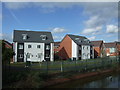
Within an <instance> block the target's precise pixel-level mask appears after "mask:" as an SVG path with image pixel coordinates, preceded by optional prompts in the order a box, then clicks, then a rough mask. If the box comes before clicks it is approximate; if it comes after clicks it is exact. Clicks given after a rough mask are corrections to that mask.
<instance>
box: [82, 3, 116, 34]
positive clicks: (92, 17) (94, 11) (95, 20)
mask: <svg viewBox="0 0 120 90" xmlns="http://www.w3.org/2000/svg"><path fill="white" fill-rule="evenodd" d="M82 6H83V9H84V10H83V15H86V16H87V17H88V19H87V20H86V21H84V22H83V23H84V26H85V28H84V29H83V31H82V33H83V34H91V35H95V34H98V33H101V32H102V27H104V26H105V25H107V24H109V23H111V21H115V22H118V20H117V19H118V3H117V2H113V3H111V2H99V3H98V2H90V3H83V4H82ZM111 11H112V13H111ZM98 27H99V28H98Z"/></svg>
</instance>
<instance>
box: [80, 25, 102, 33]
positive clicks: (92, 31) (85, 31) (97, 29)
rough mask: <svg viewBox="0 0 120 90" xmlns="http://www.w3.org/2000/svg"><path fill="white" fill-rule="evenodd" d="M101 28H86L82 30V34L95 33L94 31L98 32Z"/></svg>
mask: <svg viewBox="0 0 120 90" xmlns="http://www.w3.org/2000/svg"><path fill="white" fill-rule="evenodd" d="M101 30H102V26H98V27H95V28H86V29H84V30H83V31H82V34H85V35H90V34H91V35H95V34H96V33H99V32H100V31H101Z"/></svg>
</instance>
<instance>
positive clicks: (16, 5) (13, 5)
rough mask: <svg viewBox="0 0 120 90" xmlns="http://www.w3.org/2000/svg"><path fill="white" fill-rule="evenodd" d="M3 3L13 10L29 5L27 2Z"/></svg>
mask: <svg viewBox="0 0 120 90" xmlns="http://www.w3.org/2000/svg"><path fill="white" fill-rule="evenodd" d="M4 5H5V7H6V8H9V9H13V10H18V9H23V8H26V7H31V5H30V3H29V2H5V3H4Z"/></svg>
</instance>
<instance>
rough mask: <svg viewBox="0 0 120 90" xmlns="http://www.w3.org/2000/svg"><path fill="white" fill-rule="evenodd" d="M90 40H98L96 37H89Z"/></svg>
mask: <svg viewBox="0 0 120 90" xmlns="http://www.w3.org/2000/svg"><path fill="white" fill-rule="evenodd" d="M88 39H89V40H95V39H96V36H92V37H89V38H88Z"/></svg>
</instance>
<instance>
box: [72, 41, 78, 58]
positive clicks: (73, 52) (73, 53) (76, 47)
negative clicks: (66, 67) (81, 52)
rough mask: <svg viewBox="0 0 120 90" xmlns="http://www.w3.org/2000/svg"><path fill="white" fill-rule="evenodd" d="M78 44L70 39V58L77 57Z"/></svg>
mask: <svg viewBox="0 0 120 90" xmlns="http://www.w3.org/2000/svg"><path fill="white" fill-rule="evenodd" d="M77 51H78V46H77V44H76V43H75V42H74V41H73V40H72V59H73V58H76V59H78V52H77Z"/></svg>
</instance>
